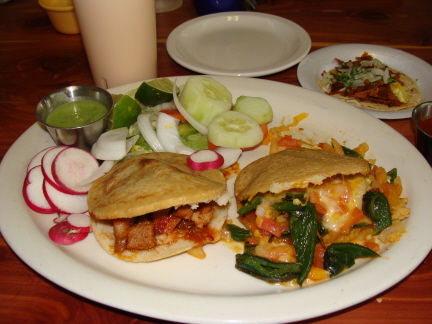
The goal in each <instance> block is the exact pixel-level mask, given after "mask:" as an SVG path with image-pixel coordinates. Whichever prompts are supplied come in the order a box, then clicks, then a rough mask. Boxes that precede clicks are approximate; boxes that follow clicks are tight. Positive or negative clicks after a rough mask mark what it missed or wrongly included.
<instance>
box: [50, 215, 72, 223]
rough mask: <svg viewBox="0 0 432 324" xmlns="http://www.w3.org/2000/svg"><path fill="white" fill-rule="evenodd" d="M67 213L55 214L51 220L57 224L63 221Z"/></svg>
mask: <svg viewBox="0 0 432 324" xmlns="http://www.w3.org/2000/svg"><path fill="white" fill-rule="evenodd" d="M68 216H69V214H57V217H56V218H54V219H53V222H54V223H56V224H58V223H61V222H64V221H65V220H66V218H67V217H68Z"/></svg>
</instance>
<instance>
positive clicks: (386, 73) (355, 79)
mask: <svg viewBox="0 0 432 324" xmlns="http://www.w3.org/2000/svg"><path fill="white" fill-rule="evenodd" d="M336 61H337V63H338V66H337V67H335V68H334V69H332V70H330V71H323V73H322V78H321V79H320V80H318V85H319V86H320V87H321V89H322V90H324V92H325V93H326V94H328V95H331V96H333V97H336V98H338V99H341V100H343V101H346V102H347V103H349V104H351V105H353V106H356V107H359V108H364V109H370V110H378V111H398V110H404V109H410V108H414V107H415V106H416V105H418V104H419V103H420V101H421V93H420V90H419V88H418V86H417V83H416V82H415V81H414V80H413V79H411V78H410V77H409V76H407V75H406V74H404V73H402V72H399V71H396V70H394V69H392V68H390V67H388V66H387V65H385V64H384V63H382V62H381V61H380V60H378V59H376V58H373V57H372V56H371V55H369V54H368V53H366V52H365V53H363V55H362V56H360V57H357V58H356V59H355V60H353V61H348V62H344V61H342V60H339V59H336Z"/></svg>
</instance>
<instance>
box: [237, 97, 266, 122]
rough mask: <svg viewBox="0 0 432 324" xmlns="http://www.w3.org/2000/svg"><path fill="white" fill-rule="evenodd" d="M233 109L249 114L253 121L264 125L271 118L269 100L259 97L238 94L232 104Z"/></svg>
mask: <svg viewBox="0 0 432 324" xmlns="http://www.w3.org/2000/svg"><path fill="white" fill-rule="evenodd" d="M233 110H235V111H238V112H241V113H243V114H246V115H248V116H251V117H252V118H253V119H255V121H256V122H257V123H258V124H260V125H264V124H267V123H270V122H271V121H272V120H273V109H272V107H271V106H270V104H269V102H268V101H267V100H266V99H264V98H260V97H248V96H240V97H238V98H237V101H236V103H235V105H234V109H233Z"/></svg>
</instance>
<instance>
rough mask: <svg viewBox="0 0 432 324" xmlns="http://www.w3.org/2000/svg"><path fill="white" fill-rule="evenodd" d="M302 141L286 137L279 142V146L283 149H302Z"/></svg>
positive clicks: (289, 136)
mask: <svg viewBox="0 0 432 324" xmlns="http://www.w3.org/2000/svg"><path fill="white" fill-rule="evenodd" d="M300 143H301V142H300V141H299V140H298V139H295V138H293V137H292V136H291V135H285V136H284V137H282V138H281V139H280V140H279V141H278V145H279V146H283V147H287V148H288V147H300Z"/></svg>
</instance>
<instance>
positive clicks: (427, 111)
mask: <svg viewBox="0 0 432 324" xmlns="http://www.w3.org/2000/svg"><path fill="white" fill-rule="evenodd" d="M412 122H413V124H414V127H415V139H416V146H417V149H418V150H419V151H420V153H421V154H423V156H424V157H425V159H426V160H427V161H428V162H429V164H430V165H432V101H427V102H423V103H421V104H419V105H418V106H417V107H415V108H414V110H413V112H412Z"/></svg>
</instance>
